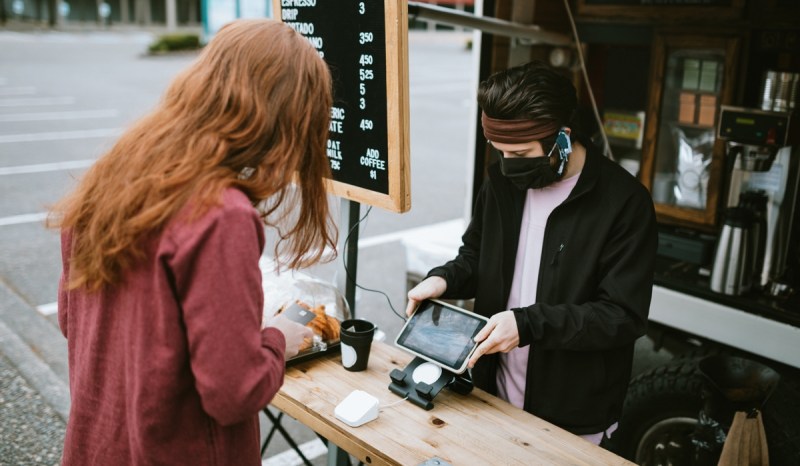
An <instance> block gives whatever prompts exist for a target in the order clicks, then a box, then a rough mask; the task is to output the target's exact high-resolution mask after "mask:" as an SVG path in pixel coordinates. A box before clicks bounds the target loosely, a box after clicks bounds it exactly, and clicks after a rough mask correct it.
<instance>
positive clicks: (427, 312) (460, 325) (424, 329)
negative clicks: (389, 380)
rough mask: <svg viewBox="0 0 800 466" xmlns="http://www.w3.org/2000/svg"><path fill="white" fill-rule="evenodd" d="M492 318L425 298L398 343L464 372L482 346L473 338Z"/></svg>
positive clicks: (422, 355)
mask: <svg viewBox="0 0 800 466" xmlns="http://www.w3.org/2000/svg"><path fill="white" fill-rule="evenodd" d="M488 320H489V319H487V318H486V317H483V316H479V315H478V314H475V313H472V312H469V311H467V310H464V309H461V308H458V307H455V306H451V305H450V304H447V303H444V302H442V301H438V300H435V299H430V300H425V301H423V302H422V303H420V305H419V307H417V310H416V311H415V312H414V314H412V315H411V317H409V318H408V320H407V321H406V323H405V325H403V328H402V329H401V330H400V333H399V334H398V335H397V339H396V340H395V345H397V346H398V347H400V348H403V349H404V350H406V351H408V352H410V353H412V354H414V355H417V356H419V357H421V358H423V359H425V360H427V361H430V362H432V363H434V364H436V365H438V366H440V367H442V368H443V369H447V370H449V371H451V372H454V373H456V374H460V373H462V372H464V371H465V370H466V369H467V361H469V357H470V356H471V355H472V352H473V351H475V348H476V347H477V346H478V344H477V343H475V340H473V338H474V337H475V335H477V334H478V332H479V331H480V330H481V329H482V328H483V327H484V326H485V325H486V323H487V322H488Z"/></svg>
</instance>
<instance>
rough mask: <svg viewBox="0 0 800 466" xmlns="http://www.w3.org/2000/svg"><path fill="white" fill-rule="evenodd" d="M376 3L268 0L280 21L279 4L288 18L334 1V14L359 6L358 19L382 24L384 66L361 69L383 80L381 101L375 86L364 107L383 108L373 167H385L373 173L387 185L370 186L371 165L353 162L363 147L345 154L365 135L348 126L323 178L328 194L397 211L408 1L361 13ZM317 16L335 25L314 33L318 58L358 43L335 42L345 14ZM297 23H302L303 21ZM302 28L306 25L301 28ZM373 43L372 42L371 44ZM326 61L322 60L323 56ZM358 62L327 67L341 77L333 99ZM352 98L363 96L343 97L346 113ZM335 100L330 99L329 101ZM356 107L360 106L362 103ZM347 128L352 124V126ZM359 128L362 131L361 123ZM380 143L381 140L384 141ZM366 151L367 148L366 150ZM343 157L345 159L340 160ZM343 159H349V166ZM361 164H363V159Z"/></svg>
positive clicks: (405, 166)
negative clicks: (377, 157) (327, 31)
mask: <svg viewBox="0 0 800 466" xmlns="http://www.w3.org/2000/svg"><path fill="white" fill-rule="evenodd" d="M378 2H380V0H377V2H376V0H364V1H363V2H348V4H347V5H338V3H337V2H330V3H323V0H318V1H309V0H273V12H274V17H275V18H276V19H279V20H283V18H284V15H283V8H286V9H287V10H289V9H291V10H292V13H291V14H287V15H285V16H286V17H287V18H288V17H289V16H296V15H297V12H298V11H300V14H301V15H302V14H306V15H308V16H313V14H314V9H315V8H319V9H324V8H330V5H333V4H335V3H336V4H337V5H338V6H336V5H334V6H336V14H340V15H346V14H350V12H344V13H342V12H343V11H345V10H346V9H347V8H361V7H362V5H363V7H364V11H366V12H367V13H366V14H365V15H362V16H359V17H358V18H359V19H365V20H366V21H369V22H370V24H375V25H378V24H382V25H383V31H377V33H378V34H376V35H383V37H384V47H385V68H384V69H375V70H372V69H369V70H366V71H369V72H370V73H373V72H374V76H375V78H374V81H370V82H368V84H371V85H380V86H383V85H384V84H383V83H382V82H381V83H378V81H379V80H380V81H383V80H385V102H380V100H383V99H384V98H383V94H382V92H381V91H382V89H378V90H377V91H376V92H377V93H378V96H379V97H378V98H377V99H374V101H371V102H370V103H369V104H368V106H367V108H370V106H371V108H375V106H378V105H385V112H383V111H381V112H380V119H378V118H376V119H375V124H376V128H379V129H376V134H375V135H374V137H375V138H377V139H380V141H379V144H381V147H385V150H386V154H385V157H384V155H383V154H381V157H382V160H381V162H383V163H381V162H376V163H378V166H379V167H383V166H384V165H383V164H384V163H385V171H386V172H387V174H386V175H384V174H383V173H380V172H379V173H378V174H379V175H381V176H386V177H388V189H386V187H385V183H384V187H383V188H379V189H376V188H375V187H374V186H372V180H371V179H370V178H369V177H370V176H374V174H375V171H376V170H369V168H367V169H363V168H362V167H359V166H358V165H357V164H356V162H355V161H354V160H359V159H364V157H365V156H364V151H363V150H355V149H354V150H352V151H350V152H349V153H348V152H346V147H347V145H348V144H349V145H350V147H353V146H357V145H359V144H362V143H363V140H364V139H365V137H364V133H363V132H359V131H358V129H356V130H354V131H351V132H350V133H349V134H340V135H338V136H337V137H338V138H339V139H341V141H338V142H342V143H343V144H341V145H342V146H343V147H345V149H343V150H342V151H341V152H339V155H340V156H339V160H334V159H331V164H332V172H333V175H334V176H333V178H331V179H329V180H328V182H327V186H328V192H330V193H332V194H334V195H337V196H340V197H343V198H346V199H350V200H352V201H356V202H362V203H365V204H368V205H373V206H376V207H381V208H384V209H387V210H390V211H394V212H399V213H402V212H406V211H408V210H409V209H410V208H411V180H410V171H411V170H410V155H409V152H410V144H409V128H410V125H409V92H408V6H407V3H406V2H405V1H403V0H383V18H382V19H381V18H377V17H373V18H369V17H367V16H366V15H369V12H370V11H371V10H373V9H374V10H380V4H379V3H378ZM376 3H378V8H373V7H375V6H376ZM282 5H283V6H282ZM320 15H321V16H320V17H319V20H318V23H319V24H318V25H321V24H322V23H323V22H331V23H334V22H335V26H336V27H335V28H331V30H330V34H329V35H328V36H327V37H326V36H325V35H324V33H323V34H322V35H321V37H319V38H317V40H318V44H325V45H324V46H322V47H319V46H318V47H317V48H318V49H319V51H320V52H321V55H323V58H324V59H325V56H324V54H325V53H326V52H327V53H328V54H329V56H330V55H332V53H331V52H333V51H334V50H332V48H334V47H337V46H338V45H341V47H339V48H347V49H348V50H349V49H350V48H356V47H358V46H359V43H358V42H354V43H352V44H337V41H342V39H341V37H342V35H343V34H344V33H345V32H347V31H346V28H347V27H352V21H350V20H351V19H352V18H350V17H346V18H343V19H344V20H341V21H337V19H336V18H333V17H330V12H325V14H324V15H323V14H320ZM289 19H291V18H289ZM284 22H286V23H287V24H289V25H290V26H291V25H293V24H294V28H295V30H298V32H300V33H301V34H303V35H304V36H307V37H308V35H307V34H306V33H305V32H307V31H303V30H301V29H303V28H302V27H297V24H298V23H293V22H292V21H284ZM302 24H305V25H308V24H309V23H302ZM376 27H377V26H376ZM305 29H308V28H307V27H306V28H305ZM321 29H323V28H321V27H317V28H316V31H315V32H316V34H318V35H320V33H321ZM350 32H353V31H350ZM380 33H382V34H380ZM312 34H313V33H312ZM355 34H356V36H358V34H359V32H355ZM310 40H311V39H310ZM326 46H328V48H327V49H326V48H325V47H326ZM375 46H376V47H377V44H376V45H375ZM376 50H377V49H376ZM336 51H339V49H336ZM375 56H376V57H378V54H377V52H376V53H375ZM381 58H383V57H378V60H380V59H381ZM326 61H328V60H327V59H326ZM330 64H331V63H330V62H329V65H330ZM359 66H360V65H359V63H357V61H356V60H353V62H350V61H348V62H346V63H337V64H335V65H333V66H332V72H334V70H335V72H336V73H338V75H339V76H341V77H342V79H341V80H337V79H336V76H334V98H335V99H336V96H337V95H343V94H344V93H345V92H346V91H341V92H340V90H341V89H342V88H344V86H345V85H348V84H352V81H353V80H355V81H358V80H359V72H360V71H362V69H359ZM376 68H377V67H376ZM384 78H385V79H384ZM348 79H349V80H348ZM362 79H363V78H362ZM370 79H372V78H370ZM361 89H362V91H361V95H362V96H363V95H365V94H364V91H363V87H362V88H361ZM373 89H375V88H373ZM353 100H356V101H357V100H362V101H363V100H364V99H360V98H359V97H358V96H356V97H355V98H353V99H349V100H348V104H349V105H352V107H348V109H347V112H346V114H347V116H350V115H352V114H356V113H358V112H359V110H358V108H357V103H356V102H352V101H353ZM336 105H337V103H336V102H335V103H334V106H336ZM362 105H363V104H362ZM361 108H364V107H363V106H362V107H361ZM343 113H344V112H343ZM346 118H347V117H344V118H343V120H346ZM356 118H358V117H356ZM384 120H385V121H384ZM355 121H356V120H355V119H352V118H351V120H350V121H349V122H348V123H353V122H355ZM363 121H364V120H361V122H362V123H363ZM370 122H372V120H370ZM383 123H385V130H384V131H381V128H383V126H382V125H383ZM351 127H355V128H358V127H357V126H351ZM361 131H363V127H362V129H361ZM344 133H347V130H345V131H344ZM377 133H381V134H377ZM338 142H337V144H338ZM329 144H330V142H329ZM382 144H385V146H384V145H382ZM329 149H330V147H329ZM366 150H367V152H369V151H371V150H372V149H366ZM378 152H382V150H379V151H378ZM330 156H331V154H330V150H329V158H330ZM347 158H349V159H348V160H342V159H347ZM346 162H347V163H349V165H348V164H347V163H346ZM367 162H369V160H367ZM361 163H362V164H363V163H364V162H361ZM336 170H339V171H336ZM362 170H366V171H367V172H370V174H369V175H368V176H364V175H363V173H362Z"/></svg>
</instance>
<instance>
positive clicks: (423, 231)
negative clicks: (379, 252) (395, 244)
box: [358, 218, 464, 249]
mask: <svg viewBox="0 0 800 466" xmlns="http://www.w3.org/2000/svg"><path fill="white" fill-rule="evenodd" d="M463 226H464V220H462V219H460V218H457V219H453V220H447V221H444V222H441V223H436V224H431V225H423V226H421V227H416V228H409V229H407V230H401V231H396V232H394V233H386V234H385V235H378V236H371V237H369V238H364V239H359V240H358V248H359V249H362V248H368V247H371V246H378V245H381V244H385V243H391V242H392V241H400V240H401V239H404V238H410V237H413V236H417V235H423V236H428V235H429V234H432V233H430V232H433V231H437V230H441V229H442V228H444V229H450V230H452V231H455V232H456V233H457V234H461V233H460V231H461V229H462V228H463Z"/></svg>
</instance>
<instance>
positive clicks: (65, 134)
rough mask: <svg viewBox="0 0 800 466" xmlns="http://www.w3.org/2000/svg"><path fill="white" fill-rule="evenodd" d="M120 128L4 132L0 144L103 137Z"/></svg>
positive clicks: (118, 132)
mask: <svg viewBox="0 0 800 466" xmlns="http://www.w3.org/2000/svg"><path fill="white" fill-rule="evenodd" d="M121 132H122V128H101V129H90V130H81V131H55V132H51V133H27V134H4V135H2V136H0V144H3V143H9V142H38V141H64V140H68V139H89V138H105V137H109V136H116V135H118V134H120V133H121Z"/></svg>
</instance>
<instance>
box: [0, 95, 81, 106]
mask: <svg viewBox="0 0 800 466" xmlns="http://www.w3.org/2000/svg"><path fill="white" fill-rule="evenodd" d="M74 103H75V97H33V98H30V99H2V100H0V107H31V106H34V105H72V104H74Z"/></svg>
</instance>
